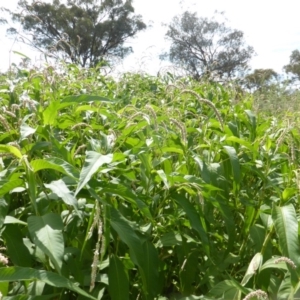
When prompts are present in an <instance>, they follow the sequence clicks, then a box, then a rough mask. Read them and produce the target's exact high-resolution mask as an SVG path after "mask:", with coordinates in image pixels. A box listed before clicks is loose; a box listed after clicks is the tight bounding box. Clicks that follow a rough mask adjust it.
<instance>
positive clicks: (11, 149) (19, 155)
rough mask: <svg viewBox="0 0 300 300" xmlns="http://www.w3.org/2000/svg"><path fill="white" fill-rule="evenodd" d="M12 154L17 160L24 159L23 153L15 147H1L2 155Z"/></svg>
mask: <svg viewBox="0 0 300 300" xmlns="http://www.w3.org/2000/svg"><path fill="white" fill-rule="evenodd" d="M1 152H2V153H11V154H13V155H14V156H15V157H17V158H22V153H21V152H20V150H19V149H18V148H16V147H14V146H10V145H0V153H1Z"/></svg>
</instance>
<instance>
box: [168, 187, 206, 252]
mask: <svg viewBox="0 0 300 300" xmlns="http://www.w3.org/2000/svg"><path fill="white" fill-rule="evenodd" d="M172 197H173V198H174V199H175V201H176V202H177V204H178V205H180V206H181V207H182V209H183V210H184V212H185V213H186V215H187V217H188V219H189V221H190V223H191V226H192V228H193V229H194V230H196V232H197V233H198V235H199V237H200V238H201V242H202V246H203V249H204V251H205V253H206V255H207V256H208V257H210V243H209V239H208V236H207V232H206V228H204V227H203V225H205V224H203V223H204V222H205V220H203V222H201V219H203V218H202V217H201V216H200V215H199V214H198V212H197V211H196V209H195V207H194V206H193V205H192V204H191V203H190V202H189V201H188V199H186V198H185V197H184V196H182V195H179V194H177V193H173V194H172Z"/></svg>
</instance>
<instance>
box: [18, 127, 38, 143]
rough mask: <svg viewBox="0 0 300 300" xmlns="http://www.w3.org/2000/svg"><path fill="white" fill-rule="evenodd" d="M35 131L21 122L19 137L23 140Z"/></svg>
mask: <svg viewBox="0 0 300 300" xmlns="http://www.w3.org/2000/svg"><path fill="white" fill-rule="evenodd" d="M35 132H36V129H34V128H31V127H30V126H28V125H27V124H26V123H23V124H22V125H21V127H20V134H21V136H20V139H21V140H24V139H25V138H27V137H28V136H30V135H32V134H34V133H35Z"/></svg>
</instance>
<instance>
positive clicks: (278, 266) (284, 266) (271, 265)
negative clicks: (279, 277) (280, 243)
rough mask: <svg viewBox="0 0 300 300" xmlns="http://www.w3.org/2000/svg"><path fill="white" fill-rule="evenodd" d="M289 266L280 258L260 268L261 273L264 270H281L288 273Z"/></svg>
mask: <svg viewBox="0 0 300 300" xmlns="http://www.w3.org/2000/svg"><path fill="white" fill-rule="evenodd" d="M287 265H288V264H287V263H286V262H285V261H284V259H282V258H281V257H280V256H277V257H272V258H270V259H268V260H267V261H266V262H265V263H264V264H263V265H262V266H261V267H260V269H259V271H262V270H264V269H280V270H284V271H288V267H287Z"/></svg>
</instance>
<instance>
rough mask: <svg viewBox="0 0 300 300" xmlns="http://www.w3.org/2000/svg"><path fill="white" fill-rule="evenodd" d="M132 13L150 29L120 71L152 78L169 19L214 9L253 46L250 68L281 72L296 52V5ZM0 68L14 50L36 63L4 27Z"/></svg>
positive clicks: (199, 0)
mask: <svg viewBox="0 0 300 300" xmlns="http://www.w3.org/2000/svg"><path fill="white" fill-rule="evenodd" d="M17 2H18V0H9V1H7V0H0V6H4V7H9V8H10V9H13V8H15V7H16V3H17ZM133 5H134V7H135V12H136V13H137V14H141V15H142V16H143V20H144V21H145V23H146V24H149V22H150V21H151V23H152V27H151V28H149V29H147V30H146V31H144V32H141V33H140V34H138V36H137V37H136V38H135V39H133V40H131V41H130V45H131V46H132V47H133V50H134V53H133V54H131V55H130V56H129V57H128V58H126V59H125V60H124V61H123V63H122V64H121V65H120V66H119V67H118V68H119V70H120V71H121V72H122V71H138V70H142V71H145V72H149V73H152V74H156V73H157V72H158V71H159V70H160V69H161V68H162V67H163V66H166V65H170V64H169V63H167V62H163V63H162V62H161V61H160V60H159V58H158V55H159V54H161V53H162V52H164V50H165V51H166V50H168V43H167V42H166V41H165V38H164V36H165V33H166V31H167V28H166V27H163V26H161V24H162V23H169V22H170V21H171V20H172V18H173V16H175V15H178V14H180V13H182V12H184V11H185V10H189V11H192V12H194V11H196V12H197V13H198V16H201V17H211V16H212V15H213V12H214V11H215V10H218V11H224V12H225V16H226V18H227V19H228V25H229V26H230V27H232V28H235V29H239V30H242V31H243V32H244V34H245V40H246V43H247V44H248V45H251V46H253V47H254V50H255V51H256V54H257V55H256V56H255V57H254V58H253V59H252V61H251V67H252V68H253V69H256V68H273V69H274V70H275V71H277V72H282V67H283V66H284V65H285V64H287V63H288V62H289V56H290V54H291V52H292V51H293V50H295V49H300V25H299V11H300V1H299V0H285V1H282V0H280V1H279V0H251V1H246V0H185V1H184V0H183V1H182V0H181V1H180V0H134V4H133ZM0 43H1V47H0V55H1V56H0V69H1V70H2V71H4V70H6V69H7V68H8V66H9V61H12V62H17V61H18V56H17V55H16V54H10V50H15V51H19V52H22V53H24V54H26V55H27V56H29V57H31V58H32V60H33V62H37V63H39V62H40V61H41V56H40V55H39V54H36V53H34V52H33V51H32V50H30V49H28V47H26V46H24V45H23V44H22V43H20V42H17V43H13V40H11V39H8V38H7V37H5V29H4V26H1V27H0Z"/></svg>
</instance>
